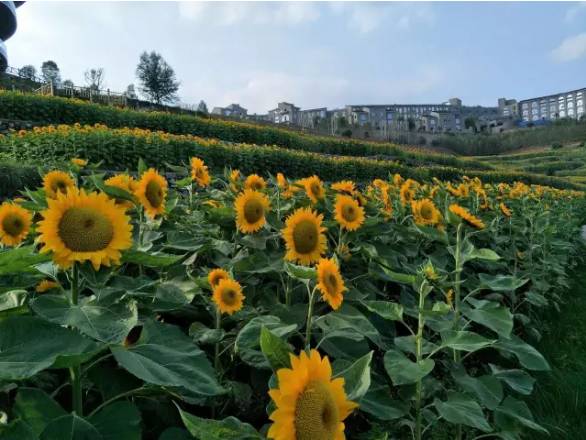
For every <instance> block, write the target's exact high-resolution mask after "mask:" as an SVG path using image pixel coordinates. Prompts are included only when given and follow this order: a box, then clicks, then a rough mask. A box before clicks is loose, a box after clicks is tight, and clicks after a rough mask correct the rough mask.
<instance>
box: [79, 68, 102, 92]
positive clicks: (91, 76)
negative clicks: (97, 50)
mask: <svg viewBox="0 0 586 440" xmlns="http://www.w3.org/2000/svg"><path fill="white" fill-rule="evenodd" d="M83 76H84V78H85V84H86V87H88V88H90V89H92V90H100V89H101V88H102V86H103V85H104V76H105V74H104V69H103V68H102V67H96V68H91V69H88V70H86V71H85V73H84V74H83Z"/></svg>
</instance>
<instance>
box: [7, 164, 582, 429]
mask: <svg viewBox="0 0 586 440" xmlns="http://www.w3.org/2000/svg"><path fill="white" fill-rule="evenodd" d="M84 167H91V165H88V163H87V160H85V159H75V160H73V161H72V163H71V164H70V166H69V167H68V168H67V169H64V170H61V171H59V170H53V171H50V172H48V173H46V174H45V175H44V177H43V186H42V188H39V189H37V190H32V189H29V190H27V191H26V192H25V193H24V194H23V197H22V198H18V199H14V200H12V201H8V202H5V203H4V204H2V206H1V208H0V242H1V243H2V250H0V274H1V275H2V277H0V292H1V294H0V299H1V300H0V312H1V313H2V319H0V347H1V349H0V365H2V368H0V380H1V381H2V383H3V395H2V399H3V402H5V404H6V410H5V411H6V422H5V423H4V424H2V425H1V426H0V432H1V434H2V438H9V439H10V438H13V439H62V438H63V437H62V435H63V432H66V431H67V432H71V436H72V438H78V437H79V438H81V437H83V438H89V439H101V438H131V439H138V438H158V439H163V440H164V439H170V438H174V439H175V438H189V435H190V434H191V435H192V436H194V437H195V438H200V439H206V440H207V439H220V438H222V439H225V438H234V439H236V438H238V439H260V438H263V437H264V436H268V438H272V439H277V440H281V439H287V440H295V439H296V440H305V439H317V438H320V439H322V438H323V439H343V438H346V437H347V438H352V439H361V438H364V439H372V438H389V437H394V438H414V439H417V440H420V439H424V438H425V439H427V438H433V437H434V436H435V435H437V434H438V433H442V432H443V433H445V434H447V435H448V436H450V438H456V439H470V440H471V439H480V438H488V437H489V436H490V437H493V438H502V439H506V440H509V439H515V438H520V437H521V435H522V433H524V432H526V431H529V430H536V431H542V432H544V431H546V428H545V427H543V426H541V425H540V424H539V422H538V421H535V420H533V418H532V416H531V413H530V411H529V409H528V407H527V405H526V404H525V403H524V401H523V398H524V397H525V396H528V395H530V394H531V392H532V389H533V385H534V382H535V379H534V378H533V377H532V372H534V371H542V370H547V369H548V368H549V367H548V363H547V361H546V359H544V358H543V356H542V355H541V354H540V353H539V352H538V351H537V350H536V349H535V348H534V347H533V345H532V342H534V341H537V340H539V338H540V333H539V328H538V327H537V326H536V325H535V324H534V322H533V321H532V318H531V317H532V316H533V315H534V312H535V310H536V309H537V308H539V307H546V306H552V305H555V304H556V303H557V302H558V301H559V299H560V295H561V294H563V289H564V287H565V286H567V283H566V273H567V270H568V269H569V268H570V267H571V266H572V265H573V261H574V253H575V251H576V249H577V244H576V238H575V237H577V230H578V226H579V224H580V223H579V220H580V216H581V213H582V212H583V210H582V207H583V195H582V193H578V192H573V191H565V190H557V189H552V188H548V187H542V186H527V185H525V184H523V183H516V184H514V185H508V184H499V185H490V184H483V183H482V182H481V181H480V180H479V179H469V178H464V179H463V180H461V181H459V182H457V183H455V182H452V183H449V182H440V181H439V180H434V181H429V182H418V181H415V180H412V179H404V178H403V177H402V176H400V175H398V174H397V175H395V176H393V177H392V179H390V180H381V179H376V180H374V181H372V182H370V184H369V185H368V186H367V187H365V188H362V189H359V188H358V187H357V186H356V185H355V183H354V182H352V181H348V180H346V181H338V182H335V183H333V184H331V185H326V184H325V183H324V182H323V181H322V180H321V179H320V178H319V177H317V176H311V177H306V178H303V179H300V180H289V179H287V178H286V176H284V175H283V174H280V173H279V174H277V175H276V176H274V177H270V176H264V177H263V176H259V175H255V174H253V175H248V176H245V175H243V174H242V173H241V172H240V171H239V170H237V169H231V170H230V169H226V170H225V171H224V173H223V175H216V176H213V175H211V173H210V171H209V169H208V167H207V165H206V163H205V161H202V160H201V158H197V157H194V158H192V159H191V161H190V165H189V166H184V168H176V169H175V171H176V172H177V173H181V172H182V173H183V174H184V176H185V177H184V178H181V179H180V180H178V181H175V182H172V183H173V188H171V185H169V182H167V180H166V179H165V178H164V177H163V176H162V175H161V174H159V173H158V172H157V170H156V169H153V168H150V169H147V166H146V165H145V164H144V162H142V161H140V163H139V167H138V170H137V171H138V173H137V174H138V176H139V178H138V179H134V178H133V177H131V175H130V174H128V173H123V174H118V175H115V176H111V177H109V178H105V176H103V175H100V174H93V173H90V174H89V175H85V176H81V175H80V174H81V173H80V171H81V169H82V168H84ZM70 411H71V412H70Z"/></svg>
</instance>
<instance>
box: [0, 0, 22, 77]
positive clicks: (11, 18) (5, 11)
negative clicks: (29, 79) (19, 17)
mask: <svg viewBox="0 0 586 440" xmlns="http://www.w3.org/2000/svg"><path fill="white" fill-rule="evenodd" d="M22 3H24V2H10V1H0V72H4V71H5V70H6V67H7V66H8V49H7V48H6V44H5V43H4V42H5V41H6V40H8V39H9V38H10V37H12V36H13V35H14V33H15V32H16V8H17V7H19V6H20V5H21V4H22Z"/></svg>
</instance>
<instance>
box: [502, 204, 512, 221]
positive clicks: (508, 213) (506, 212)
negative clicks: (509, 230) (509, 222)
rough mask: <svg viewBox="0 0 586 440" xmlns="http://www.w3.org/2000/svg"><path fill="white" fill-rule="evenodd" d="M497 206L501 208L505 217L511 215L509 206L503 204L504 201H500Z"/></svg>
mask: <svg viewBox="0 0 586 440" xmlns="http://www.w3.org/2000/svg"><path fill="white" fill-rule="evenodd" d="M499 208H500V209H501V212H502V213H503V215H504V216H505V217H511V216H512V215H513V213H512V212H511V210H510V209H509V207H508V206H507V205H505V204H504V203H502V202H501V203H500V204H499Z"/></svg>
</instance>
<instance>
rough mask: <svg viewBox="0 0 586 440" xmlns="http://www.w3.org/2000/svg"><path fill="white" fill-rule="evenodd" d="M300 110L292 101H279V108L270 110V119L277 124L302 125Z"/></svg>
mask: <svg viewBox="0 0 586 440" xmlns="http://www.w3.org/2000/svg"><path fill="white" fill-rule="evenodd" d="M300 110H301V109H300V108H299V107H297V106H295V105H294V104H291V103H290V102H279V103H278V104H277V108H274V109H273V110H269V120H270V121H271V122H274V123H275V124H290V125H300V124H299V120H300V114H299V112H300Z"/></svg>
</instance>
